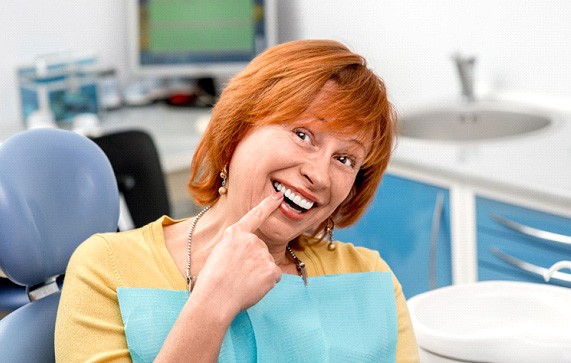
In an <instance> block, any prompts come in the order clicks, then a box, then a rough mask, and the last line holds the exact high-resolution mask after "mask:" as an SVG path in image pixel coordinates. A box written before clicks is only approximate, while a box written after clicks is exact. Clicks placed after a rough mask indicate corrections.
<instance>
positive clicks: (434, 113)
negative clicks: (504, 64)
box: [398, 102, 552, 141]
mask: <svg viewBox="0 0 571 363" xmlns="http://www.w3.org/2000/svg"><path fill="white" fill-rule="evenodd" d="M551 123H552V119H551V117H549V116H548V115H546V114H545V113H543V112H540V111H537V110H534V109H533V110H532V109H529V108H526V107H521V106H515V105H505V104H502V103H493V102H492V103H480V102H475V103H464V104H453V105H449V106H442V107H434V108H428V109H425V110H422V111H418V112H414V113H411V114H409V115H404V116H403V117H402V118H401V119H400V120H399V123H398V131H399V135H401V136H404V137H409V138H414V139H424V140H440V141H482V140H489V139H499V138H506V137H514V136H521V135H526V134H529V133H533V132H536V131H539V130H542V129H544V128H546V127H547V126H549V125H550V124H551Z"/></svg>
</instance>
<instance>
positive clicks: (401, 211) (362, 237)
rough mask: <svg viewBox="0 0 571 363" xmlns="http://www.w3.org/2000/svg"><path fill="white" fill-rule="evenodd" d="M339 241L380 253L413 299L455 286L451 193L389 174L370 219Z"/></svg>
mask: <svg viewBox="0 0 571 363" xmlns="http://www.w3.org/2000/svg"><path fill="white" fill-rule="evenodd" d="M335 239H337V240H340V241H346V242H352V243H354V244H355V245H357V246H364V247H368V248H371V249H375V250H378V251H379V252H380V254H381V257H382V258H383V259H384V260H385V261H386V262H387V263H388V264H389V265H390V267H391V268H392V269H393V271H394V273H395V275H396V276H397V278H398V279H399V281H400V282H401V284H402V286H403V291H404V293H405V296H406V297H407V298H409V297H412V296H414V295H416V294H419V293H421V292H424V291H428V290H430V289H432V288H436V287H442V286H446V285H450V284H451V283H452V272H451V253H450V202H449V192H448V190H447V189H445V188H441V187H437V186H434V185H430V184H426V183H421V182H418V181H413V180H410V179H407V178H402V177H399V176H396V175H392V174H385V176H384V178H383V181H382V183H381V186H380V187H379V190H378V191H377V195H376V197H375V200H374V201H373V202H372V205H371V206H370V207H369V209H368V211H367V212H366V214H365V215H364V216H363V217H362V218H361V219H360V220H359V222H358V223H357V224H356V225H354V226H351V227H348V228H345V229H341V230H339V231H337V232H336V233H335Z"/></svg>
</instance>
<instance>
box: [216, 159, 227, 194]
mask: <svg viewBox="0 0 571 363" xmlns="http://www.w3.org/2000/svg"><path fill="white" fill-rule="evenodd" d="M227 173H228V171H227V170H226V165H225V166H224V169H222V171H221V172H220V178H221V179H222V185H221V186H220V188H218V194H220V195H224V194H226V192H228V189H226V179H228V174H227Z"/></svg>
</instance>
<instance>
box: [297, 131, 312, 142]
mask: <svg viewBox="0 0 571 363" xmlns="http://www.w3.org/2000/svg"><path fill="white" fill-rule="evenodd" d="M293 132H294V133H295V134H296V136H297V137H299V138H300V139H301V140H302V141H304V142H307V143H311V136H309V133H308V132H307V131H305V130H303V129H295V130H293Z"/></svg>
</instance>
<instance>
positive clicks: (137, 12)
mask: <svg viewBox="0 0 571 363" xmlns="http://www.w3.org/2000/svg"><path fill="white" fill-rule="evenodd" d="M128 15H129V28H130V29H129V47H130V57H129V58H130V64H131V70H132V71H133V72H134V74H136V75H139V76H140V75H149V76H160V77H188V78H194V79H198V78H205V77H211V78H218V79H227V78H228V77H229V76H231V75H233V74H235V73H237V72H238V71H240V70H241V69H242V68H244V67H245V66H246V64H247V63H248V62H249V61H250V60H252V59H253V58H254V57H255V56H256V55H257V54H258V53H260V52H261V51H263V50H264V49H266V48H268V47H270V46H272V45H275V44H277V3H276V0H129V6H128Z"/></svg>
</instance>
